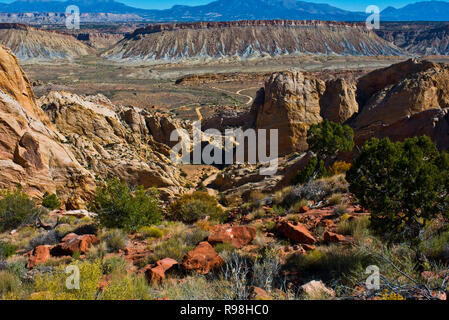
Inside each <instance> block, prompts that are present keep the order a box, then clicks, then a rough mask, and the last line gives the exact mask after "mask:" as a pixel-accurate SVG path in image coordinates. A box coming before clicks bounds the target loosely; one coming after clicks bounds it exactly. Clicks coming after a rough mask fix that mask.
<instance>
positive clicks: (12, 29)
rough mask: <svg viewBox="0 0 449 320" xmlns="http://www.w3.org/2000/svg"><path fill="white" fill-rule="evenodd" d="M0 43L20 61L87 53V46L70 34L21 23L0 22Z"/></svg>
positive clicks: (50, 58)
mask: <svg viewBox="0 0 449 320" xmlns="http://www.w3.org/2000/svg"><path fill="white" fill-rule="evenodd" d="M0 44H3V45H5V46H7V47H8V48H11V50H12V51H13V52H14V54H15V55H16V56H17V58H19V59H20V60H21V61H33V60H36V61H52V60H58V59H73V58H76V57H79V56H83V55H87V54H88V53H89V47H88V46H86V45H85V44H83V43H82V42H80V41H77V40H76V39H74V38H73V37H72V36H70V35H65V34H61V33H57V32H53V31H46V30H40V29H36V28H33V27H30V26H26V25H21V24H0Z"/></svg>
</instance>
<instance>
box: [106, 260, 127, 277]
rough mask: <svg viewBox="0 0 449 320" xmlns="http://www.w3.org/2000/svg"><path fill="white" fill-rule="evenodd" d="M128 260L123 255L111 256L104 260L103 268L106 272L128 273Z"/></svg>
mask: <svg viewBox="0 0 449 320" xmlns="http://www.w3.org/2000/svg"><path fill="white" fill-rule="evenodd" d="M127 266H128V262H127V261H126V260H125V259H123V258H122V257H117V256H114V257H111V258H109V259H105V260H104V261H103V265H102V270H103V273H104V274H111V273H121V274H123V273H126V268H127Z"/></svg>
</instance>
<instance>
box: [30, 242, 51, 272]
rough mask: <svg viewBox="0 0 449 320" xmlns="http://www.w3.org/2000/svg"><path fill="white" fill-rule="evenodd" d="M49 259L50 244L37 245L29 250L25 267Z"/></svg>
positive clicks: (33, 265)
mask: <svg viewBox="0 0 449 320" xmlns="http://www.w3.org/2000/svg"><path fill="white" fill-rule="evenodd" d="M48 259H50V246H38V247H36V248H34V249H33V250H32V251H31V252H30V257H29V259H28V263H27V268H28V269H31V268H34V267H35V266H37V265H38V264H40V263H44V262H45V261H47V260H48Z"/></svg>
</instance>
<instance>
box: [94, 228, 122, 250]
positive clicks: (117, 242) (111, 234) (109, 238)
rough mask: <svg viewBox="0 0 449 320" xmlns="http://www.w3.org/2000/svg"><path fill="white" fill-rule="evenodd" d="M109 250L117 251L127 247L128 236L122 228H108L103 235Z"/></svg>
mask: <svg viewBox="0 0 449 320" xmlns="http://www.w3.org/2000/svg"><path fill="white" fill-rule="evenodd" d="M101 241H103V242H104V243H105V244H106V247H107V250H108V251H109V252H117V251H119V250H123V249H125V248H126V246H127V244H128V236H127V235H126V233H124V232H123V231H122V230H120V229H113V230H108V231H106V232H105V234H104V235H102V237H101Z"/></svg>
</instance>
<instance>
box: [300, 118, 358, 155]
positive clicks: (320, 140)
mask: <svg viewBox="0 0 449 320" xmlns="http://www.w3.org/2000/svg"><path fill="white" fill-rule="evenodd" d="M307 143H308V144H309V148H310V150H312V151H313V152H315V153H316V154H318V156H319V157H320V158H321V159H322V158H324V157H328V156H334V155H336V154H337V153H339V152H346V151H351V150H352V148H354V131H353V130H352V129H351V127H349V126H347V125H345V126H343V125H341V124H338V123H335V122H332V121H328V120H324V121H323V122H321V123H318V124H313V125H312V126H311V127H310V129H309V131H308V133H307Z"/></svg>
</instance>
